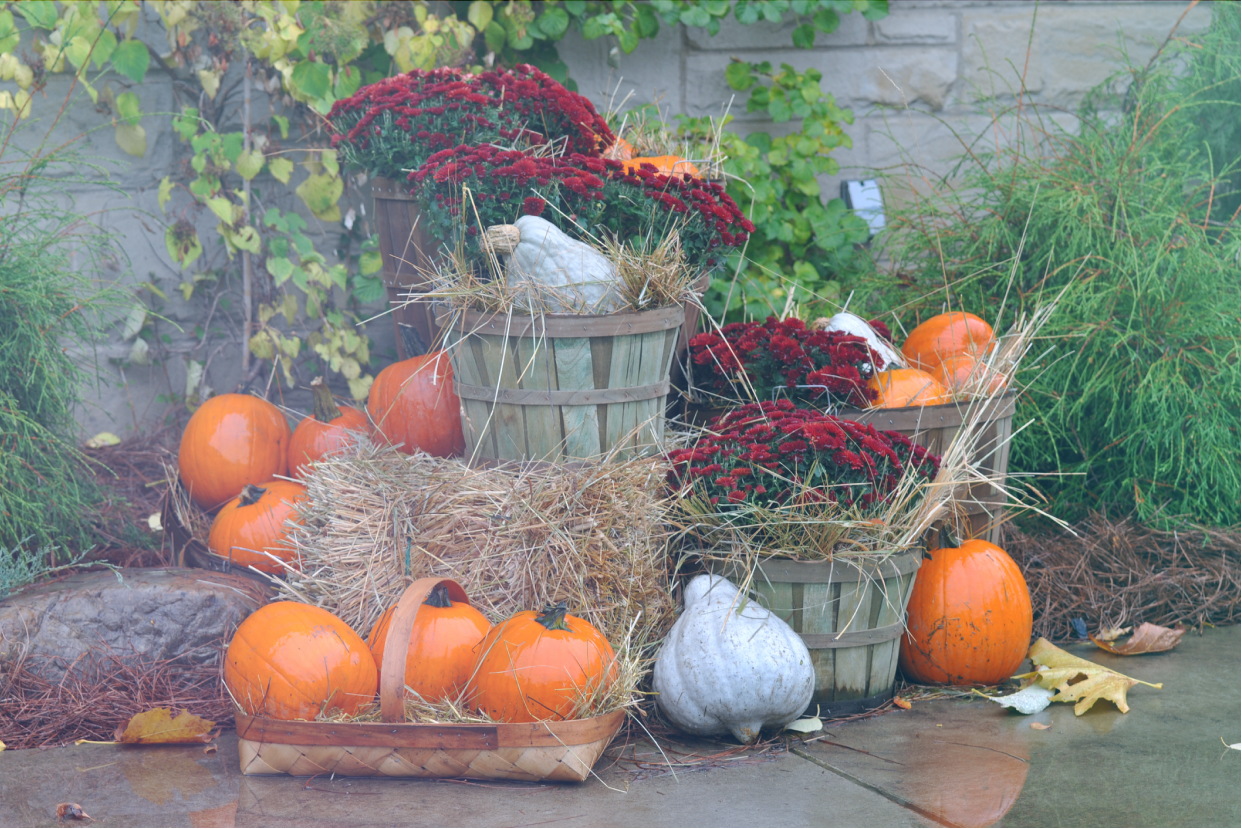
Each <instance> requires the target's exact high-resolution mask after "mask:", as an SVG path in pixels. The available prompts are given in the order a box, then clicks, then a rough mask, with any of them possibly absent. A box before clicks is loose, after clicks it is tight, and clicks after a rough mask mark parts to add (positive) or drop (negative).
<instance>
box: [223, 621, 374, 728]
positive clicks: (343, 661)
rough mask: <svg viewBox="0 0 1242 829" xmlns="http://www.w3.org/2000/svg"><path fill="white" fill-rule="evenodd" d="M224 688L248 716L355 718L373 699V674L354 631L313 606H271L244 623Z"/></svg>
mask: <svg viewBox="0 0 1242 829" xmlns="http://www.w3.org/2000/svg"><path fill="white" fill-rule="evenodd" d="M224 684H225V685H226V686H228V689H229V693H230V694H232V696H233V699H234V700H235V701H236V702H237V704H238V705H239V706H240V707H241V709H242V710H243V711H245V712H246V713H248V714H253V715H256V716H258V715H262V716H267V717H273V718H275V719H278V720H313V719H314V718H315V717H317V716H318V715H319V714H320V712H321V711H325V710H330V709H340V710H341V711H342V712H344V713H346V714H350V715H352V714H356V713H358V711H359V709H361V708H363V707H364V706H366V705H369V704H370V703H372V702H373V701H374V700H375V694H376V692H377V691H378V689H379V672H378V671H377V670H376V668H375V660H374V659H373V658H372V657H371V651H370V649H369V648H367V645H366V643H365V642H363V641H362V639H361V638H360V637H359V636H358V634H357V633H355V632H354V630H353V628H351V627H350V626H349V625H347V624H345V623H344V622H342V621H341V620H340V619H338V618H337V617H336V616H333V615H332V614H331V613H329V612H328V611H326V610H324V609H323V608H320V607H313V606H311V605H307V604H301V603H299V602H274V603H273V604H269V605H264V606H263V607H261V608H259V609H258V610H256V611H255V612H254V613H252V614H250V616H249V617H247V619H246V621H244V622H242V623H241V626H240V627H238V628H237V633H235V634H233V641H232V642H230V643H229V649H228V652H227V653H226V654H225V657H224Z"/></svg>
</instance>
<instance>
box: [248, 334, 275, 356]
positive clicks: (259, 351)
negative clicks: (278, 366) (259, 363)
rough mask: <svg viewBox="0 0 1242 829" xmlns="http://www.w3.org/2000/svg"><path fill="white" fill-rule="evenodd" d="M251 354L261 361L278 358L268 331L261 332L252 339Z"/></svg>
mask: <svg viewBox="0 0 1242 829" xmlns="http://www.w3.org/2000/svg"><path fill="white" fill-rule="evenodd" d="M250 353H251V354H253V355H254V356H256V357H258V358H259V359H260V360H270V359H272V358H273V357H275V356H276V349H275V348H274V347H273V345H272V339H271V337H269V336H268V335H267V332H266V331H260V332H259V333H258V334H255V335H254V336H253V337H251V338H250Z"/></svg>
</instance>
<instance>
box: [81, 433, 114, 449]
mask: <svg viewBox="0 0 1242 829" xmlns="http://www.w3.org/2000/svg"><path fill="white" fill-rule="evenodd" d="M120 442H121V439H120V438H119V437H117V436H116V435H114V434H112V433H111V432H100V433H99V434H97V435H95V436H94V437H93V438H91V439H90V440H88V441H87V442H86V448H87V449H103V448H104V447H105V446H116V445H117V444H118V443H120Z"/></svg>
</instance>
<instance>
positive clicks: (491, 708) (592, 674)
mask: <svg viewBox="0 0 1242 829" xmlns="http://www.w3.org/2000/svg"><path fill="white" fill-rule="evenodd" d="M616 677H617V666H616V658H615V656H614V654H613V651H612V646H611V645H609V644H608V640H607V639H605V638H604V637H603V636H602V635H601V634H600V632H599V631H598V630H596V629H595V628H594V627H592V626H591V624H590V623H589V622H587V621H586V620H584V619H579V618H578V617H577V616H570V615H568V614H567V613H566V612H565V603H564V602H561V603H559V604H557V605H555V606H549V607H545V608H544V610H543V613H536V612H535V611H533V610H526V611H522V612H521V613H518V614H517V615H515V616H513V617H512V618H510V619H506V620H505V621H504V622H501V623H500V624H499V625H497V626H496V627H494V628H492V630H491V633H489V634H488V635H487V638H486V639H484V640H483V644H482V645H480V646H479V661H478V663H477V664H476V666H475V668H474V678H473V679H471V680H470V684H469V686H468V687H467V689H466V698H467V699H468V700H470V701H471V703H472V704H473V705H474V706H475V707H476V708H478V709H479V710H480V711H482V712H483V713H485V714H487V715H488V716H490V717H491V718H493V719H496V720H500V721H502V722H538V721H539V720H563V719H568V718H570V717H572V716H574V714H575V712H574V708H575V704H576V703H577V701H578V700H579V699H580V698H581V697H583V696H584V695H586V694H591V693H594V692H596V691H599V690H600V689H601V687H602V686H601V683H608V684H611V683H612V682H614V681H615V680H616Z"/></svg>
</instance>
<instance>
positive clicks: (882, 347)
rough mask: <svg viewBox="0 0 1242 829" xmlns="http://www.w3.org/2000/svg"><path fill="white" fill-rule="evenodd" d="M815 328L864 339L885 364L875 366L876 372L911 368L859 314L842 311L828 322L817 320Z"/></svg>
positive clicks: (827, 320)
mask: <svg viewBox="0 0 1242 829" xmlns="http://www.w3.org/2000/svg"><path fill="white" fill-rule="evenodd" d="M815 327H816V328H818V329H820V330H821V331H840V332H841V333H843V334H853V335H854V336H855V337H862V338H863V339H864V340H866V341H867V345H869V346H871V348H872V350H874V351H875V353H876V354H879V355H880V359H881V360H882V361H883V362H884V365H882V366H875V370H876V371H886V370H888V369H890V368H909V366H907V365H906V358H905V357H903V356H901V352H900V351H898V350H897V349H895V348H893V346H892V344H890V343H889V342H888V341H887V340H885V339H884V338H883V337H881V336H880V335H879V334H877V333H876V331H875V329H874V328H872V327H871V326H870V325H869V324H868V323H867V321H866V320H865V319H863V318H862V317H860V316H858V315H857V314H851V313H849V312H848V311H842V312H841V313H839V314H833V315H832V316H831V317H829V318H828V319H826V320H825V319H822V318H821V319H818V320H816V321H815ZM894 364H895V365H894Z"/></svg>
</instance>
